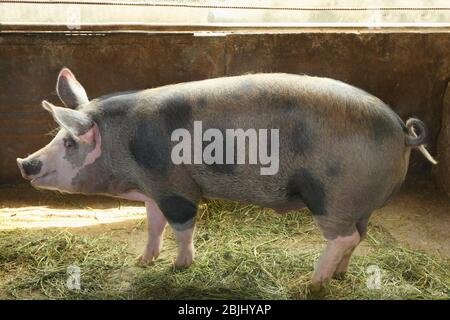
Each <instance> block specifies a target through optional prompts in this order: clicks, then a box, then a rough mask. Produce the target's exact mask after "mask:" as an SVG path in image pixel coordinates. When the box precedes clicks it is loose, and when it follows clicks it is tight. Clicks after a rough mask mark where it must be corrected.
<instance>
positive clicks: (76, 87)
mask: <svg viewBox="0 0 450 320" xmlns="http://www.w3.org/2000/svg"><path fill="white" fill-rule="evenodd" d="M56 92H57V93H58V96H59V98H60V99H61V101H62V102H63V103H64V105H65V106H66V107H68V108H71V109H75V108H76V107H78V106H79V105H81V104H83V103H86V102H89V99H88V96H87V94H86V91H85V90H84V88H83V86H82V85H81V84H80V83H79V82H78V81H77V79H76V78H75V76H74V75H73V73H72V71H70V70H69V69H67V68H63V69H62V70H61V71H60V72H59V75H58V81H57V82H56Z"/></svg>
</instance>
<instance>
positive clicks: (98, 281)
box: [0, 201, 450, 299]
mask: <svg viewBox="0 0 450 320" xmlns="http://www.w3.org/2000/svg"><path fill="white" fill-rule="evenodd" d="M198 220H199V221H198V227H197V232H196V238H195V244H196V247H197V257H196V259H195V262H194V264H193V265H192V266H191V267H190V268H188V269H185V270H175V269H174V268H173V266H172V261H173V259H174V258H175V254H176V245H175V242H174V240H173V235H172V233H171V232H167V233H166V236H165V239H166V240H165V246H164V248H163V253H162V255H161V257H160V258H159V259H158V260H157V261H156V263H154V264H153V265H150V266H148V267H145V268H141V267H137V266H136V263H135V258H136V253H135V252H131V251H132V250H130V243H127V241H126V240H125V239H126V234H125V235H123V237H121V238H120V239H118V237H117V235H116V236H114V234H112V233H103V234H97V235H89V236H88V235H83V234H79V233H76V234H74V233H71V232H69V231H61V230H38V231H28V230H11V231H1V232H0V297H1V298H6V299H14V298H27V299H29V298H31V299H33V298H39V299H41V298H44V299H46V298H47V299H309V298H321V299H448V298H449V293H450V291H449V288H450V268H449V267H450V263H449V260H448V259H444V258H440V257H437V256H433V255H430V254H426V253H423V252H420V251H415V250H410V249H408V248H407V247H405V246H402V245H400V244H398V243H397V242H396V241H395V240H393V238H392V237H391V236H390V234H389V233H388V232H387V231H386V230H384V229H383V228H382V227H380V226H378V225H371V226H370V228H369V236H368V239H367V240H365V242H364V244H363V245H362V246H361V247H360V248H358V250H357V252H356V254H355V255H354V257H353V258H352V262H351V265H350V269H349V273H348V274H347V276H346V277H345V278H344V279H341V280H332V281H331V283H330V284H329V285H328V286H327V287H326V289H324V290H323V291H322V292H321V293H319V294H318V295H314V296H312V295H311V294H310V293H308V291H307V283H308V281H309V279H310V276H311V272H312V270H313V264H314V262H315V261H316V260H317V259H318V257H319V255H320V253H321V251H322V249H323V246H324V244H325V243H324V240H323V239H322V237H321V235H320V233H319V230H318V229H317V227H316V226H315V225H314V222H313V220H312V219H311V216H310V214H309V213H307V212H306V211H301V212H292V213H289V214H286V215H283V216H280V215H277V214H275V213H273V212H272V211H270V210H261V209H259V208H257V207H254V206H244V205H239V204H237V203H233V202H218V201H210V202H207V203H206V204H204V205H202V207H201V209H200V214H199V219H198ZM132 223H133V224H135V228H138V229H140V230H145V223H143V222H142V221H139V222H132ZM116 232H120V231H116ZM71 265H76V266H77V267H79V268H80V272H81V278H80V279H81V283H80V289H79V290H70V289H68V288H67V285H66V282H67V277H68V274H67V267H68V266H71ZM372 265H375V266H377V267H378V268H379V269H378V270H380V274H381V279H380V280H381V283H380V287H379V288H368V287H367V281H368V279H369V278H370V276H371V274H370V273H369V270H371V269H370V268H369V266H372ZM368 268H369V269H368Z"/></svg>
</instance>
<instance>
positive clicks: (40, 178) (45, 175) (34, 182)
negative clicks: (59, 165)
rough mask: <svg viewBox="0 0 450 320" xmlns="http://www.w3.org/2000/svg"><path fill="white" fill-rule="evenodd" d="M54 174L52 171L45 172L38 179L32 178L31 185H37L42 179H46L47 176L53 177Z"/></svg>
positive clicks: (54, 171)
mask: <svg viewBox="0 0 450 320" xmlns="http://www.w3.org/2000/svg"><path fill="white" fill-rule="evenodd" d="M55 173H56V170H53V171H50V172H47V173H46V174H43V175H42V176H39V177H36V178H33V179H31V181H30V182H31V184H33V185H34V184H39V181H42V180H43V179H44V178H48V177H49V176H51V175H53V174H55Z"/></svg>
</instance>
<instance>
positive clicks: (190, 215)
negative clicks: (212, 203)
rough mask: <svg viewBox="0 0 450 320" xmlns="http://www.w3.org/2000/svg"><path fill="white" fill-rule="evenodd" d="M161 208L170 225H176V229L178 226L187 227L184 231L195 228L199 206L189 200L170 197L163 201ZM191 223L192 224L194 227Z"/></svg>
mask: <svg viewBox="0 0 450 320" xmlns="http://www.w3.org/2000/svg"><path fill="white" fill-rule="evenodd" d="M160 208H161V211H162V212H163V214H164V216H165V217H166V219H167V220H168V221H169V222H170V224H171V225H174V228H177V225H178V226H180V225H182V226H183V227H185V228H183V229H189V228H191V227H192V226H193V222H194V218H195V215H196V214H197V206H196V205H195V204H194V203H192V202H191V201H189V200H188V199H186V198H184V197H181V196H178V195H169V196H166V197H163V198H162V199H161V201H160ZM189 222H192V225H191V224H190V223H189ZM186 224H188V225H186Z"/></svg>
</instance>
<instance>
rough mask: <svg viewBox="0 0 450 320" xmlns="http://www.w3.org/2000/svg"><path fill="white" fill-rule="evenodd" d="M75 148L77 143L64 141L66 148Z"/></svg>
mask: <svg viewBox="0 0 450 320" xmlns="http://www.w3.org/2000/svg"><path fill="white" fill-rule="evenodd" d="M74 146H75V141H73V140H71V139H64V147H65V148H67V149H69V148H73V147H74Z"/></svg>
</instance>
